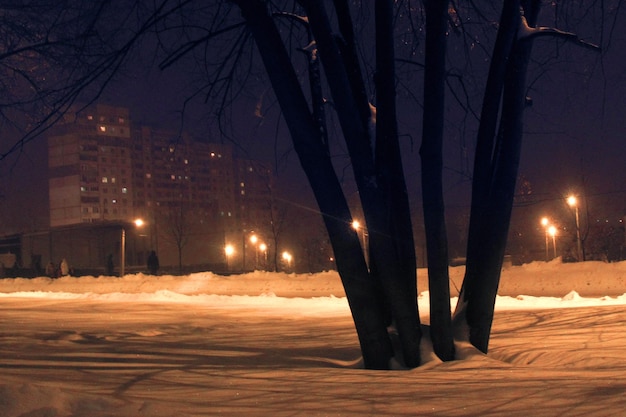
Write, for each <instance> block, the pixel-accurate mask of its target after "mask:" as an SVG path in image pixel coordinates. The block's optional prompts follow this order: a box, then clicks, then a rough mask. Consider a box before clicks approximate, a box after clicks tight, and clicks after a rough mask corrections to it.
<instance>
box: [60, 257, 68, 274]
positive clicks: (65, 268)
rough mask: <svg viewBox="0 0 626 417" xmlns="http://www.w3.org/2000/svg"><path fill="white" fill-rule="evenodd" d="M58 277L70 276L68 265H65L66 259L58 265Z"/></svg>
mask: <svg viewBox="0 0 626 417" xmlns="http://www.w3.org/2000/svg"><path fill="white" fill-rule="evenodd" d="M59 272H60V273H59V276H60V277H65V276H67V275H69V274H70V265H69V264H68V263H67V259H65V258H63V259H62V260H61V264H60V265H59Z"/></svg>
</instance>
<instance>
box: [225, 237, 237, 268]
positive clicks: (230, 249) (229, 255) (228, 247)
mask: <svg viewBox="0 0 626 417" xmlns="http://www.w3.org/2000/svg"><path fill="white" fill-rule="evenodd" d="M234 254H235V247H234V246H233V245H231V244H228V245H226V246H224V255H226V269H227V270H229V271H230V258H232V257H233V255H234Z"/></svg>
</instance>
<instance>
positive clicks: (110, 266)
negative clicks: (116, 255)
mask: <svg viewBox="0 0 626 417" xmlns="http://www.w3.org/2000/svg"><path fill="white" fill-rule="evenodd" d="M113 268H114V265H113V255H112V254H109V256H108V257H107V275H108V276H113Z"/></svg>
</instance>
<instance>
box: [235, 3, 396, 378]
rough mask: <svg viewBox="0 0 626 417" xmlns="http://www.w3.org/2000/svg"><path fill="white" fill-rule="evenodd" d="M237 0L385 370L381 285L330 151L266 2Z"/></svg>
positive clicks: (366, 347) (387, 345)
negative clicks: (365, 253) (363, 248)
mask: <svg viewBox="0 0 626 417" xmlns="http://www.w3.org/2000/svg"><path fill="white" fill-rule="evenodd" d="M235 3H236V4H237V5H238V6H239V8H240V9H241V11H242V14H243V17H244V19H245V20H246V22H247V24H248V27H249V29H250V30H251V32H252V35H253V37H254V39H255V40H256V43H257V46H258V48H259V50H260V53H261V57H262V59H263V63H264V65H265V67H266V70H267V73H268V75H269V77H270V81H271V83H272V86H273V88H274V92H275V94H276V97H277V99H278V101H279V103H280V106H281V109H282V110H283V115H284V118H285V121H286V123H287V126H288V128H289V131H290V134H291V137H292V140H293V142H294V148H295V150H296V152H297V154H298V156H299V158H300V162H301V164H302V167H303V169H304V171H305V173H306V175H307V178H308V180H309V183H310V185H311V188H312V190H313V193H314V195H315V198H316V200H317V203H318V205H319V208H320V210H321V212H322V215H323V218H324V222H325V225H326V228H327V230H328V234H329V238H330V241H331V244H332V246H333V250H334V253H335V257H336V264H337V270H338V272H339V275H340V276H341V279H342V283H343V285H344V288H345V290H346V296H347V298H348V302H349V304H350V308H351V311H352V316H353V319H354V322H355V326H356V329H357V333H358V336H359V341H360V344H361V351H362V353H363V359H364V364H365V367H366V368H370V369H387V368H388V367H389V361H390V359H391V357H392V356H393V348H392V346H391V342H390V339H389V336H388V334H387V329H386V323H385V320H384V315H383V314H382V311H381V309H380V304H379V300H378V291H377V285H376V283H375V282H374V281H373V280H372V279H370V276H369V273H368V270H367V265H366V263H365V258H364V256H363V252H362V251H361V247H360V243H359V239H358V236H357V234H356V232H355V231H354V230H353V229H352V228H351V215H350V210H349V208H348V205H347V202H346V200H345V197H344V195H343V192H342V190H341V186H340V184H339V181H338V179H337V176H336V174H335V172H334V169H333V166H332V163H331V160H330V155H329V154H328V152H327V149H326V147H325V145H324V143H323V141H322V140H321V138H320V133H319V130H318V126H317V124H316V123H315V121H314V120H313V118H312V116H311V114H310V112H309V109H308V104H307V102H306V99H305V97H304V94H303V93H302V90H301V87H300V84H299V82H298V79H297V76H296V74H295V71H294V70H293V67H292V65H291V62H290V60H289V56H288V54H287V51H286V50H285V48H284V45H283V43H282V40H281V38H280V34H279V32H278V30H277V28H276V27H275V25H274V23H273V21H272V19H271V17H270V16H269V15H268V12H267V9H266V6H265V3H264V2H263V1H260V0H237V1H235Z"/></svg>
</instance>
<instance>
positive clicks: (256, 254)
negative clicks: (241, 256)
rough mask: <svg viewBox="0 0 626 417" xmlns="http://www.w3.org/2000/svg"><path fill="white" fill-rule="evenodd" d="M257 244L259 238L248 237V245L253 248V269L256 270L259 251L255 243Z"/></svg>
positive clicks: (255, 236) (254, 236)
mask: <svg viewBox="0 0 626 417" xmlns="http://www.w3.org/2000/svg"><path fill="white" fill-rule="evenodd" d="M258 242H259V237H258V236H257V235H255V234H253V235H251V236H250V243H251V244H252V246H253V247H254V269H256V268H257V267H258V265H259V251H258V249H259V248H258V246H257V243H258Z"/></svg>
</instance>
